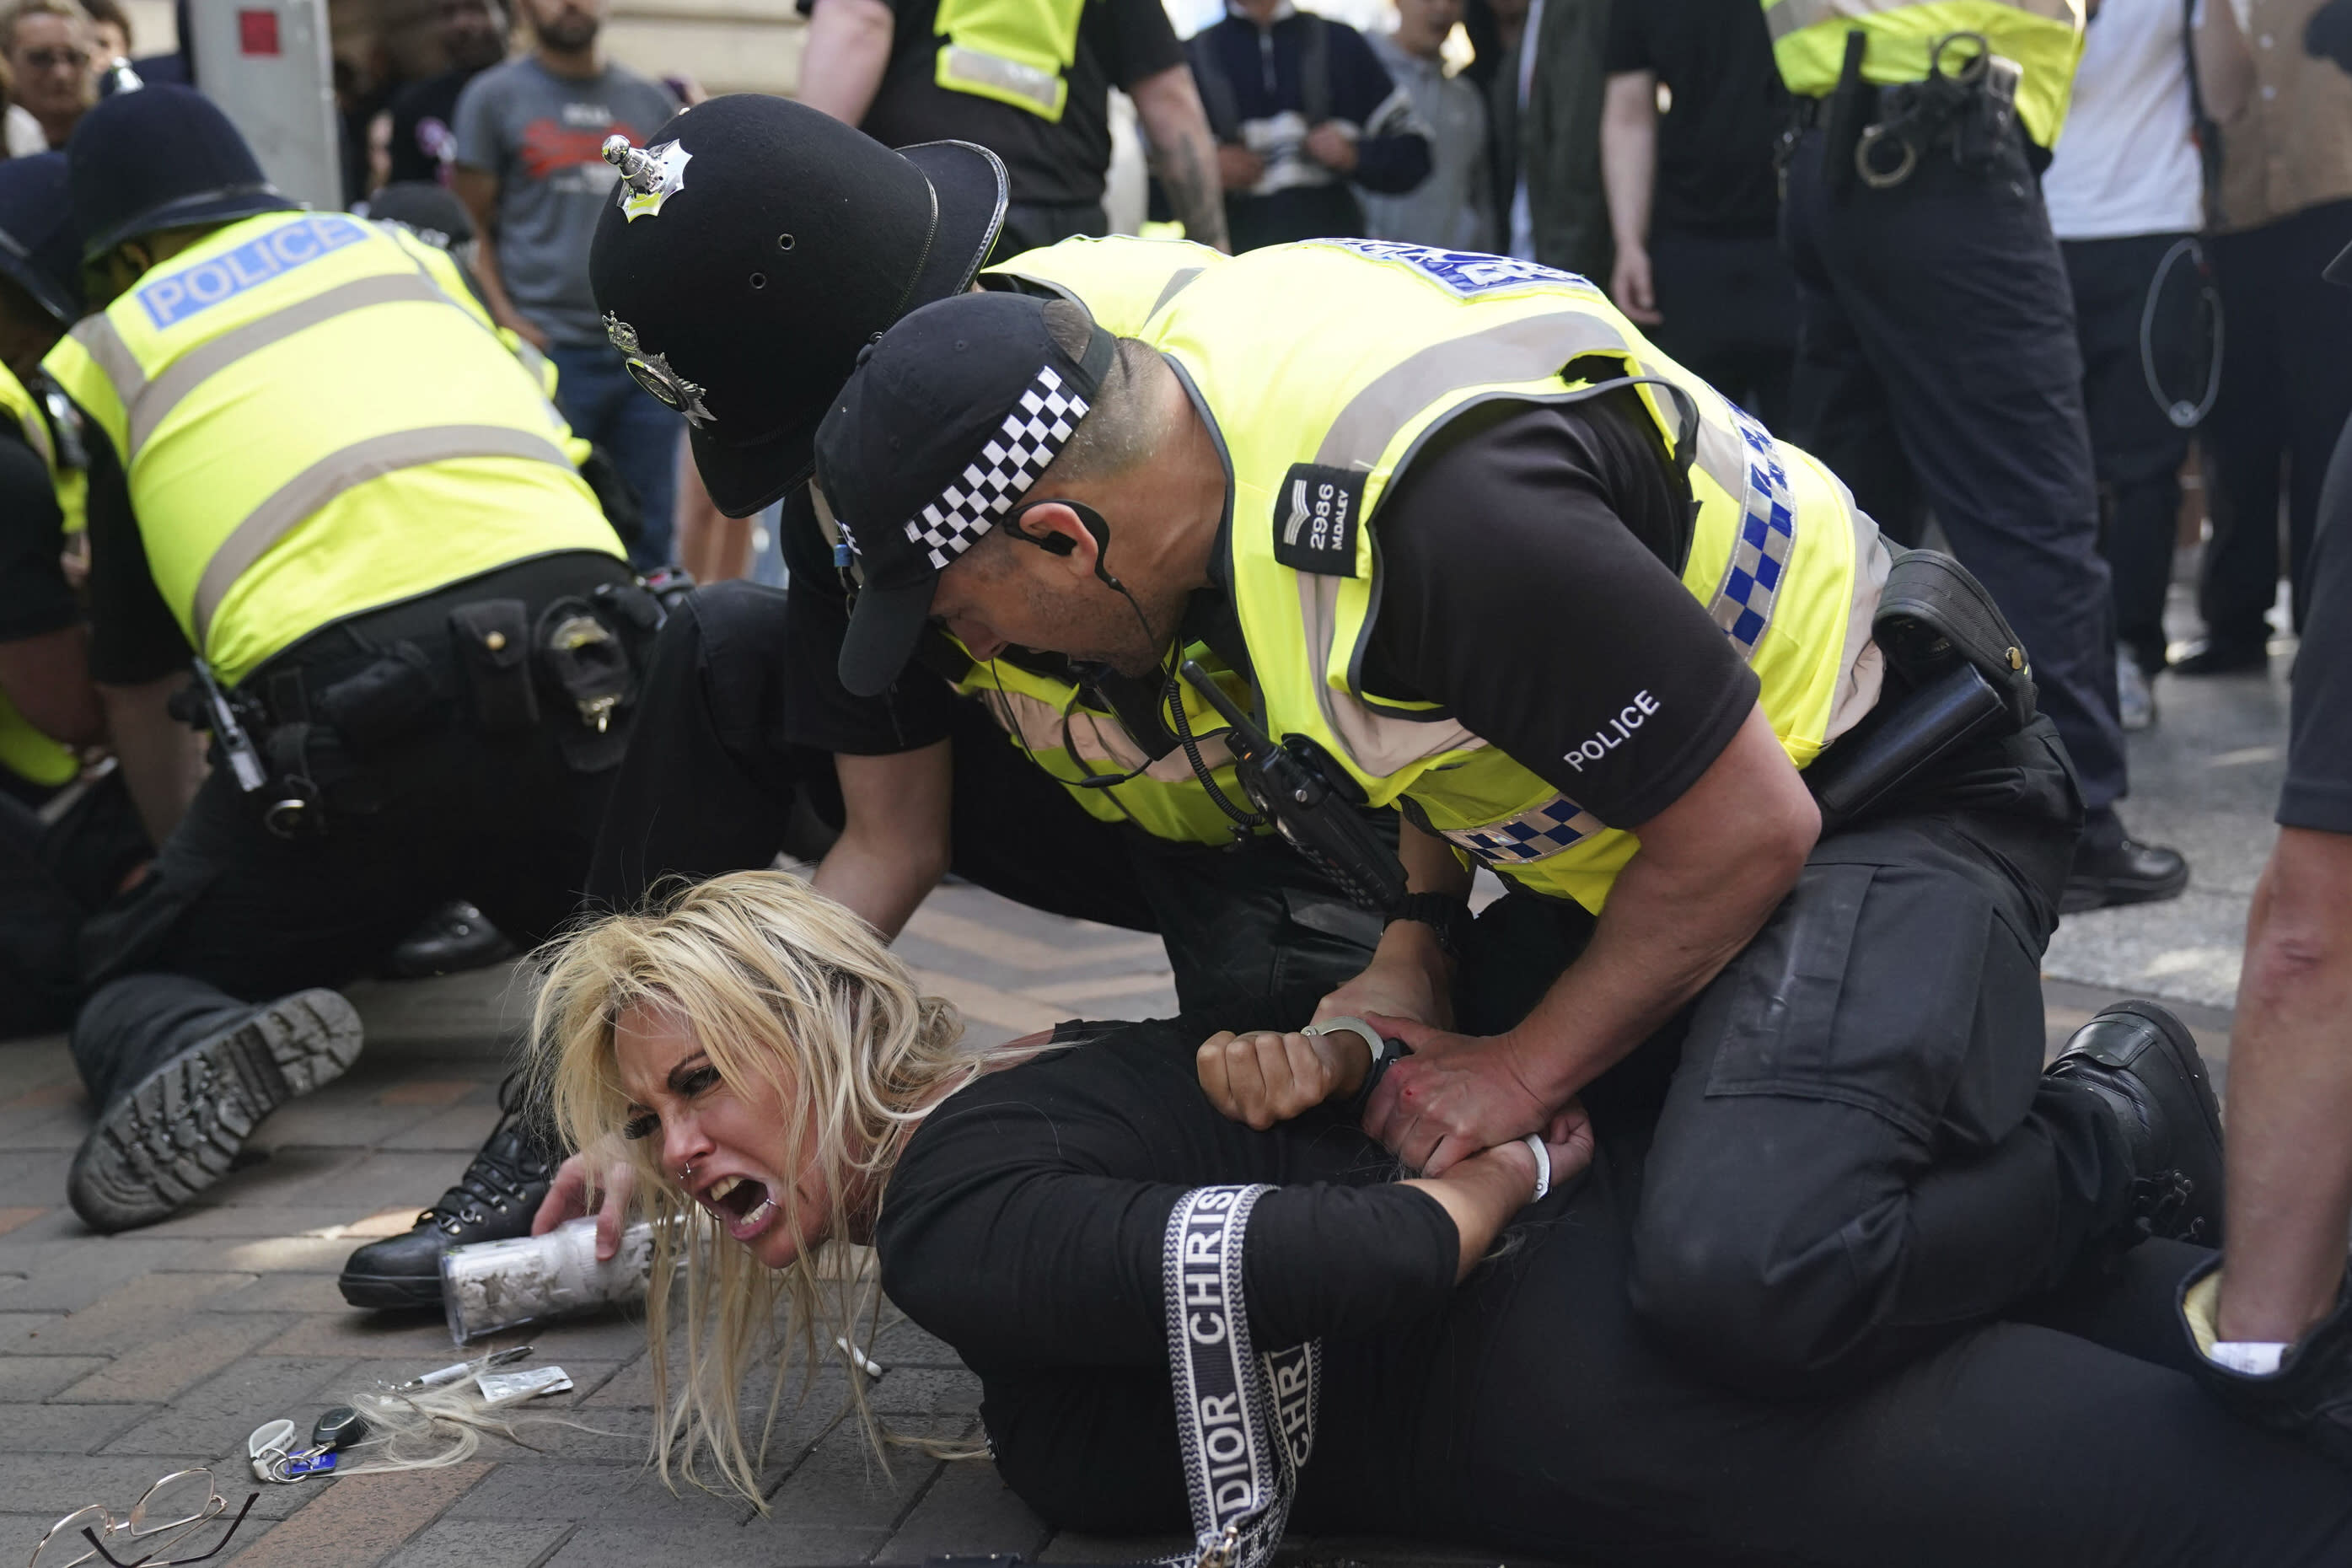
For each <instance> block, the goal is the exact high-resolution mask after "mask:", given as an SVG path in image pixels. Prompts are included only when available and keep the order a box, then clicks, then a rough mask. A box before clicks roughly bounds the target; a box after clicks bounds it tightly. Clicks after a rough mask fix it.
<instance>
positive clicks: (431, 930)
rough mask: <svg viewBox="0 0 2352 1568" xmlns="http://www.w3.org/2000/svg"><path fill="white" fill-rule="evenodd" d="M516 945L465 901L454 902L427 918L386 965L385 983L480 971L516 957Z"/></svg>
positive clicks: (384, 964) (384, 962) (484, 915)
mask: <svg viewBox="0 0 2352 1568" xmlns="http://www.w3.org/2000/svg"><path fill="white" fill-rule="evenodd" d="M514 950H515V946H514V943H512V942H509V941H508V940H507V936H506V932H504V931H500V930H499V928H498V927H496V926H494V925H492V924H491V923H490V918H489V916H488V915H486V914H484V913H482V911H481V910H478V909H476V908H475V907H474V906H473V905H471V904H469V903H467V902H466V900H463V899H454V900H450V901H449V902H448V903H446V904H444V905H442V906H441V907H440V908H439V909H437V910H434V911H433V912H432V913H431V914H429V915H427V916H425V923H424V924H423V925H421V926H418V927H417V928H416V929H415V931H410V932H409V933H408V935H407V936H406V937H404V938H403V939H402V941H401V943H400V945H399V946H398V947H395V948H394V949H393V950H392V956H391V957H389V958H387V959H385V960H384V961H383V977H384V978H385V979H386V980H422V979H425V977H427V976H428V975H434V974H456V973H459V972H460V971H463V970H467V969H480V968H482V967H484V966H485V965H487V964H492V963H497V962H498V961H499V960H500V959H502V958H511V957H513V956H514Z"/></svg>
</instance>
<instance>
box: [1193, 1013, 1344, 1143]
mask: <svg viewBox="0 0 2352 1568" xmlns="http://www.w3.org/2000/svg"><path fill="white" fill-rule="evenodd" d="M1196 1059H1197V1061H1198V1063H1199V1067H1200V1073H1201V1089H1202V1093H1204V1094H1206V1095H1207V1096H1208V1097H1209V1103H1210V1104H1212V1105H1213V1106H1215V1107H1216V1108H1217V1110H1219V1111H1221V1112H1223V1114H1224V1115H1225V1116H1226V1117H1227V1118H1228V1119H1230V1120H1232V1121H1245V1122H1247V1123H1249V1124H1250V1126H1252V1127H1254V1128H1255V1129H1256V1130H1257V1131H1260V1132H1263V1131H1265V1130H1266V1129H1267V1128H1269V1127H1272V1126H1273V1125H1274V1124H1275V1123H1276V1122H1277V1121H1289V1120H1290V1119H1291V1118H1292V1117H1294V1116H1297V1115H1298V1114H1299V1113H1300V1112H1301V1111H1304V1110H1308V1109H1310V1108H1311V1107H1314V1106H1318V1105H1320V1104H1322V1103H1323V1102H1324V1101H1325V1100H1329V1099H1330V1098H1331V1097H1332V1096H1334V1095H1343V1094H1353V1093H1355V1092H1356V1090H1358V1089H1361V1088H1362V1087H1363V1083H1364V1078H1365V1075H1366V1074H1368V1073H1370V1071H1371V1070H1372V1061H1371V1053H1370V1051H1368V1050H1366V1049H1365V1048H1364V1042H1363V1037H1361V1036H1360V1035H1357V1034H1355V1033H1353V1032H1352V1031H1348V1032H1342V1033H1339V1034H1336V1035H1286V1034H1283V1033H1280V1032H1279V1031H1277V1030H1274V1029H1257V1030H1253V1031H1252V1032H1250V1033H1249V1034H1246V1035H1236V1034H1234V1033H1233V1032H1232V1031H1231V1030H1221V1031H1219V1032H1218V1033H1216V1034H1213V1035H1212V1036H1210V1037H1209V1038H1208V1040H1207V1041H1206V1042H1205V1043H1203V1044H1202V1047H1201V1050H1200V1054H1199V1057H1198V1058H1196Z"/></svg>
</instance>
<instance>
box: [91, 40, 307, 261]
mask: <svg viewBox="0 0 2352 1568" xmlns="http://www.w3.org/2000/svg"><path fill="white" fill-rule="evenodd" d="M66 163H67V169H68V176H69V180H68V184H69V188H70V190H71V193H72V201H73V218H74V224H75V226H76V227H77V228H79V230H80V231H81V236H82V259H83V260H85V261H95V260H97V259H98V258H100V257H102V256H104V255H106V254H107V253H108V252H109V251H110V250H112V249H113V248H114V247H116V246H118V245H121V244H122V243H123V242H124V241H125V240H131V239H139V238H142V237H145V236H147V235H151V234H155V233H159V232H160V231H162V230H163V229H167V228H187V227H192V226H196V225H199V224H221V223H229V222H233V221H234V220H236V219H237V218H242V217H252V216H256V215H257V214H260V213H268V212H289V211H291V210H293V208H294V206H295V204H294V203H293V202H291V201H289V200H288V199H287V198H286V196H285V195H282V194H281V193H280V192H279V191H278V187H277V186H275V185H273V184H270V183H269V179H268V175H266V174H263V173H262V172H261V164H260V163H259V162H258V161H257V159H256V158H255V157H254V155H253V149H252V148H251V147H249V146H247V145H246V141H245V137H244V136H243V135H242V134H240V133H239V132H238V131H237V128H236V126H235V125H233V124H231V123H230V122H229V118H228V116H227V115H226V114H223V113H222V112H221V111H220V109H219V107H218V106H217V105H215V103H214V102H213V101H212V100H210V99H208V98H206V97H205V95H204V94H203V93H200V92H198V91H197V90H196V89H194V88H192V87H178V86H174V85H172V84H170V83H163V84H162V85H158V86H151V87H143V88H141V89H139V90H137V91H135V92H118V93H116V94H115V95H114V96H113V97H111V98H108V99H103V100H100V102H99V103H98V104H97V106H96V107H94V108H93V109H91V110H90V111H89V113H87V114H85V115H83V116H82V118H81V122H80V123H79V124H78V125H76V126H75V127H74V133H73V139H72V140H71V141H70V142H68V143H67V144H66Z"/></svg>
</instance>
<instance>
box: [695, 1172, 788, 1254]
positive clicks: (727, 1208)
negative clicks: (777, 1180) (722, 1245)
mask: <svg viewBox="0 0 2352 1568" xmlns="http://www.w3.org/2000/svg"><path fill="white" fill-rule="evenodd" d="M702 1202H703V1206H704V1207H706V1208H708V1209H709V1211H710V1212H711V1213H712V1214H713V1215H717V1216H718V1218H719V1223H720V1224H721V1225H724V1226H726V1227H727V1234H728V1235H730V1236H731V1237H734V1238H735V1239H736V1240H738V1241H749V1240H751V1238H752V1237H755V1236H757V1235H759V1234H760V1233H761V1231H763V1230H765V1229H767V1228H768V1223H769V1222H770V1221H771V1220H772V1219H774V1218H775V1217H776V1200H775V1199H774V1198H773V1197H772V1196H771V1195H770V1194H769V1192H768V1187H767V1184H766V1183H764V1182H761V1181H759V1180H756V1179H755V1178H753V1177H751V1176H721V1177H720V1178H719V1180H717V1181H715V1182H713V1183H711V1184H710V1189H709V1191H708V1192H706V1193H704V1194H702Z"/></svg>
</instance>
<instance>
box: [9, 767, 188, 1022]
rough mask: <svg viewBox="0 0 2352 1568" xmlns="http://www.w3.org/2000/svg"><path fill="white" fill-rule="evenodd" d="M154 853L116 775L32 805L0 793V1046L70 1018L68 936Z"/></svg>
mask: <svg viewBox="0 0 2352 1568" xmlns="http://www.w3.org/2000/svg"><path fill="white" fill-rule="evenodd" d="M154 852H155V850H154V847H153V846H152V845H151V844H150V843H148V841H147V830H146V828H145V827H144V826H142V825H141V824H140V821H139V813H138V810H137V808H136V807H135V806H133V805H131V792H130V791H129V790H128V789H126V788H124V787H123V784H122V774H121V771H120V770H117V771H113V772H110V773H106V774H104V775H103V776H101V777H100V778H98V779H95V780H93V781H91V782H90V783H89V784H86V785H85V784H68V785H67V786H66V788H65V789H64V790H59V791H56V792H52V793H50V794H49V795H48V798H47V799H46V800H40V801H39V802H38V804H35V803H33V802H28V801H26V800H23V799H19V798H18V797H17V796H16V794H14V793H11V792H6V791H0V1039H10V1038H14V1037H16V1036H19V1035H31V1034H40V1033H44V1032H46V1031H48V1030H51V1029H62V1028H64V1027H65V1026H67V1025H68V1024H69V1023H71V1022H72V1021H73V1016H74V1008H75V1006H76V1005H78V1004H79V1001H80V999H81V984H80V980H79V976H78V975H77V973H76V972H75V968H74V932H75V931H76V930H77V929H78V928H79V926H80V925H81V923H82V921H85V920H87V919H89V916H90V915H91V913H92V912H94V911H95V910H98V909H99V908H100V907H101V906H102V905H104V904H105V903H106V902H107V900H109V899H110V898H111V897H113V894H114V890H115V889H117V888H119V887H121V885H122V881H123V879H124V878H126V877H128V876H129V875H130V874H131V871H132V870H134V869H136V868H137V867H138V866H139V864H140V862H142V861H143V860H145V859H147V858H149V857H150V856H152V855H153V854H154Z"/></svg>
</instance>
